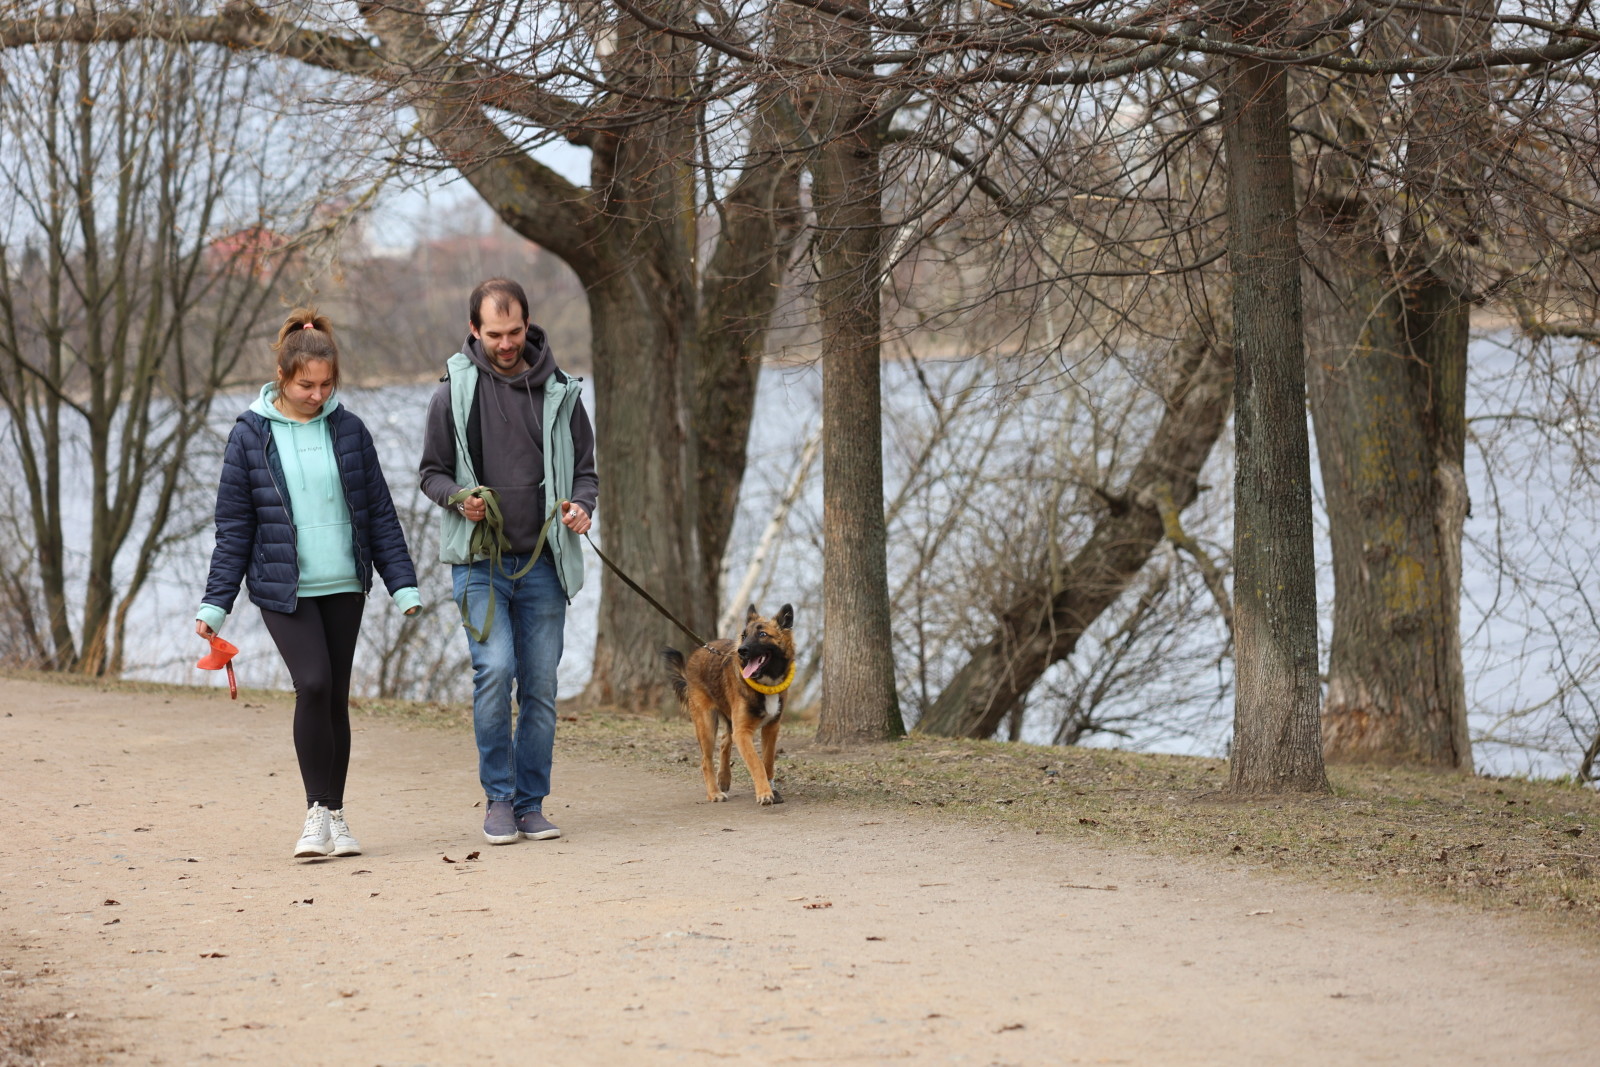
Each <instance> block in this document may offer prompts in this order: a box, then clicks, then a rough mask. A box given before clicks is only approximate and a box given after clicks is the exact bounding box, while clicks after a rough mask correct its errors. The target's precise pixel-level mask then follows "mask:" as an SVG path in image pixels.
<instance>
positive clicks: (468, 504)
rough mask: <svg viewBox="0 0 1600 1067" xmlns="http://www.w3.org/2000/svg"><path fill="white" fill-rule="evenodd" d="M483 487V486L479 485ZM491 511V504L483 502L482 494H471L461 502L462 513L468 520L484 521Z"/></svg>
mask: <svg viewBox="0 0 1600 1067" xmlns="http://www.w3.org/2000/svg"><path fill="white" fill-rule="evenodd" d="M478 488H479V489H482V488H483V486H481V485H480V486H478ZM488 513H489V505H488V504H485V503H484V502H483V497H481V496H469V497H467V499H465V500H463V501H462V502H461V514H463V515H465V516H466V517H467V521H468V522H482V521H483V517H484V516H485V515H487V514H488Z"/></svg>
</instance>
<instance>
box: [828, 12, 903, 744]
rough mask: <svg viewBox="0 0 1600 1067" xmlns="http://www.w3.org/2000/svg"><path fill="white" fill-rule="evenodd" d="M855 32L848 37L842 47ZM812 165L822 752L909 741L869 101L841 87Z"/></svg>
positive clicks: (878, 147) (874, 135) (833, 90)
mask: <svg viewBox="0 0 1600 1067" xmlns="http://www.w3.org/2000/svg"><path fill="white" fill-rule="evenodd" d="M855 32H856V31H855V30H853V29H851V28H846V29H844V30H843V31H842V32H841V36H845V37H849V36H852V35H854V34H855ZM819 118H820V121H819V122H818V123H817V139H818V140H819V141H820V142H821V146H820V148H819V149H818V151H817V157H816V159H815V162H814V163H813V164H812V172H811V174H812V197H813V201H814V204H815V208H816V214H817V229H818V232H817V237H816V242H817V259H818V262H819V264H820V267H821V278H820V280H819V282H818V293H817V303H818V308H819V312H820V314H821V317H822V479H823V508H822V534H823V558H822V578H823V599H822V610H823V637H822V711H821V715H820V718H819V721H818V723H817V740H818V741H819V742H821V743H823V744H834V745H839V744H854V743H859V742H863V741H882V740H888V739H889V738H893V737H899V736H901V735H903V734H904V733H905V725H904V723H903V721H902V720H901V717H900V702H899V696H898V694H897V692H896V689H895V678H894V655H893V651H892V649H893V644H892V641H891V637H890V630H889V574H888V547H887V545H888V541H887V536H888V535H887V527H886V525H885V521H884V513H883V398H882V391H881V390H882V363H881V354H880V350H879V345H880V338H881V333H880V321H879V312H880V299H879V291H880V274H881V272H882V269H883V268H882V264H883V237H884V234H883V187H882V176H881V173H880V169H879V168H880V156H881V152H882V142H881V140H880V137H879V131H878V129H877V124H876V123H875V122H874V121H873V115H872V111H871V106H870V101H869V100H867V99H862V98H860V97H857V96H856V95H855V94H854V92H853V91H852V89H851V88H849V87H847V86H842V85H833V86H830V87H829V89H828V91H827V98H826V100H825V102H824V104H823V106H822V107H821V109H820V110H819Z"/></svg>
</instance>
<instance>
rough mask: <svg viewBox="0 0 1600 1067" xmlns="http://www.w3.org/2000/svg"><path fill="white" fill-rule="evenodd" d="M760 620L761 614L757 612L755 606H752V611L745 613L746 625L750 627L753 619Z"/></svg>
mask: <svg viewBox="0 0 1600 1067" xmlns="http://www.w3.org/2000/svg"><path fill="white" fill-rule="evenodd" d="M759 618H761V612H759V611H757V610H756V606H755V605H754V604H751V605H750V610H749V611H747V612H745V613H744V624H745V625H746V626H749V625H750V620H751V619H759Z"/></svg>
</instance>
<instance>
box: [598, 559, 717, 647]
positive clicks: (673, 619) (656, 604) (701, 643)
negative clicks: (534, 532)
mask: <svg viewBox="0 0 1600 1067" xmlns="http://www.w3.org/2000/svg"><path fill="white" fill-rule="evenodd" d="M583 539H584V540H585V541H588V542H589V547H590V548H592V549H594V554H595V555H597V556H599V557H600V562H601V563H604V564H605V565H606V566H607V567H610V568H611V573H612V574H615V575H616V576H617V577H618V578H621V579H622V582H623V584H624V585H626V586H627V587H628V588H629V589H632V590H633V591H634V592H635V593H638V594H639V595H640V596H642V597H644V599H645V603H647V604H649V605H650V606H651V607H653V608H655V609H656V611H658V612H660V613H661V615H662V616H663V617H664V618H666V620H667V621H668V622H670V623H672V625H674V626H676V627H677V628H678V629H680V630H682V631H683V632H684V633H686V634H688V635H689V640H691V641H693V642H694V643H695V647H696V648H704V649H709V650H710V651H712V652H715V651H717V650H716V649H714V648H711V646H710V645H709V644H707V643H706V641H705V639H704V638H702V637H701V636H700V635H699V634H697V633H695V632H694V631H693V630H691V629H689V627H688V626H686V625H684V623H683V620H681V619H679V618H678V617H677V616H676V615H674V614H673V613H672V612H670V611H668V610H667V609H666V608H664V607H662V606H661V601H659V600H657V599H656V598H655V597H653V596H651V595H650V594H649V593H647V592H645V591H644V587H643V586H642V585H640V584H639V583H638V582H636V581H634V580H633V579H632V578H629V577H628V576H627V574H625V573H623V570H622V568H621V567H619V566H617V565H616V564H615V563H612V562H611V557H609V556H607V555H606V554H605V553H604V552H602V551H600V546H599V545H597V544H595V543H594V539H593V538H591V537H590V536H589V535H588V534H584V535H583Z"/></svg>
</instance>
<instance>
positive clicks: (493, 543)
mask: <svg viewBox="0 0 1600 1067" xmlns="http://www.w3.org/2000/svg"><path fill="white" fill-rule="evenodd" d="M473 496H478V497H482V498H483V504H484V515H483V521H481V522H477V523H474V524H473V526H474V529H473V531H472V541H471V542H470V546H471V550H472V555H473V556H474V557H476V556H478V555H486V556H488V557H489V561H490V565H491V566H494V567H500V559H501V557H502V556H503V555H504V554H505V553H506V552H507V551H509V550H510V547H511V542H510V541H509V540H508V539H507V538H506V535H505V517H504V516H503V515H502V514H501V511H500V494H498V493H496V492H495V491H494V490H493V489H490V488H488V487H487V486H479V487H478V488H476V489H463V490H461V491H460V492H458V493H456V494H455V495H453V496H451V497H450V498H449V499H448V500H447V501H445V503H446V504H448V505H449V506H450V507H455V506H456V505H458V504H461V503H463V502H464V501H465V500H467V498H469V497H473ZM565 503H566V501H565V500H558V501H556V506H555V507H554V508H553V509H551V512H550V514H549V516H548V517H547V518H546V519H545V520H544V526H542V527H541V528H540V529H539V541H538V544H536V545H535V546H534V550H533V555H532V556H531V557H530V558H529V560H528V565H527V566H526V567H523V568H522V569H521V570H520V571H518V572H517V573H516V574H513V575H510V577H512V578H520V577H522V576H523V575H524V574H526V573H528V571H529V570H530V569H531V568H532V567H533V564H534V562H535V561H537V560H538V558H539V554H540V553H541V552H543V551H544V543H545V538H546V537H547V536H548V535H549V533H550V524H551V523H552V522H554V521H555V518H556V516H557V515H558V514H560V512H561V505H562V504H565ZM583 539H584V540H585V541H588V542H589V547H590V548H592V549H594V554H595V555H597V556H599V557H600V562H601V563H604V564H605V565H606V566H607V567H609V568H611V573H612V574H615V575H616V576H617V577H618V578H621V579H622V582H623V584H624V585H626V586H627V587H628V588H629V589H632V590H633V591H634V592H635V593H638V594H639V595H640V596H641V597H643V598H644V601H645V603H647V604H649V605H650V606H651V607H652V608H655V609H656V611H657V612H659V613H660V614H661V615H662V617H664V618H665V619H666V620H667V621H668V622H670V623H672V625H674V626H676V627H677V628H678V629H680V630H682V631H683V632H684V633H685V634H687V635H688V636H689V640H691V641H693V642H694V643H695V647H696V648H706V649H710V651H712V652H715V651H717V650H716V649H714V648H711V647H710V645H709V644H707V643H706V640H705V639H704V638H703V637H701V636H700V635H699V634H697V633H695V632H694V631H693V630H691V629H689V627H688V626H687V625H685V624H684V622H683V620H682V619H680V618H678V617H677V616H676V615H674V614H673V613H672V612H670V611H668V610H667V609H666V608H665V607H664V606H663V605H662V603H661V601H659V600H657V599H656V598H655V597H653V596H651V595H650V594H649V593H648V592H646V591H645V588H644V586H642V585H640V584H639V583H638V582H636V581H634V580H633V579H632V578H630V577H629V576H628V574H627V572H625V571H624V570H623V569H622V568H621V567H619V566H617V565H616V564H615V563H613V562H611V557H610V556H607V555H606V554H605V553H604V552H602V551H600V546H599V545H597V544H595V543H594V539H593V538H592V537H590V536H589V535H588V534H584V535H583ZM457 607H459V608H460V609H461V621H462V622H463V623H464V624H465V625H466V627H467V632H468V633H470V634H471V635H472V637H473V640H475V641H479V642H482V641H484V640H486V639H487V638H488V636H489V627H490V625H491V624H493V622H494V597H493V596H490V597H489V608H488V611H487V612H486V613H485V616H484V620H483V631H482V633H481V634H480V633H479V631H478V630H477V629H476V628H475V627H474V626H473V625H472V620H471V619H470V618H469V617H468V615H467V598H466V594H465V592H463V593H462V596H461V600H460V601H459V602H458V603H457Z"/></svg>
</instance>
